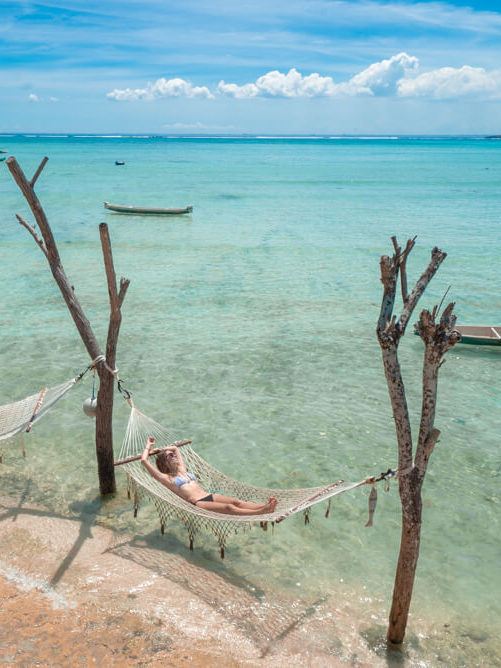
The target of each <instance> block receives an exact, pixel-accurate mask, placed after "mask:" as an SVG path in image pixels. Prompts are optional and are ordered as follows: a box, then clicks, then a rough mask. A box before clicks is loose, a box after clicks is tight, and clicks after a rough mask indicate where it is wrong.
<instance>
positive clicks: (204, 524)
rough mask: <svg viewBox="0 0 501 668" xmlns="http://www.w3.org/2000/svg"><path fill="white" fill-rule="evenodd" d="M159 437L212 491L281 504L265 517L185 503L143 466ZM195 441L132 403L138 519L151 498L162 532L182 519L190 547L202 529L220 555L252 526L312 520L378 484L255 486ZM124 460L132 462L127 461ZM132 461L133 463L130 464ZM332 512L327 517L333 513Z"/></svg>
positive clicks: (128, 440) (128, 441)
mask: <svg viewBox="0 0 501 668" xmlns="http://www.w3.org/2000/svg"><path fill="white" fill-rule="evenodd" d="M150 435H151V436H154V437H155V439H156V442H157V443H158V444H159V445H160V444H162V445H165V446H166V445H168V444H172V443H175V442H177V443H181V444H183V448H182V455H183V458H184V461H185V464H186V468H187V470H188V471H191V472H192V473H194V474H195V476H196V478H197V480H198V481H199V482H200V484H201V486H202V487H203V488H204V489H206V490H207V492H210V493H219V494H224V495H227V496H231V497H237V498H239V499H242V500H245V501H255V502H258V503H266V502H267V501H268V499H269V498H270V496H274V497H276V498H277V500H278V503H277V506H276V509H275V511H274V512H273V513H269V514H262V515H225V514H222V513H217V512H213V511H209V510H205V509H203V508H200V507H198V506H195V505H194V504H192V503H190V502H188V501H186V500H184V499H183V498H181V497H180V496H178V495H177V494H176V493H174V492H172V491H171V490H170V489H168V488H167V487H165V486H164V485H162V483H160V482H158V481H157V480H155V479H154V478H153V477H152V476H151V475H150V474H149V473H148V471H147V470H146V468H145V467H144V466H143V465H142V464H141V461H140V454H141V453H142V452H143V450H144V447H145V443H146V439H147V438H148V436H150ZM190 443H191V441H184V442H180V441H179V440H177V439H176V437H175V435H174V434H173V433H172V432H170V431H169V430H168V429H166V428H165V427H163V426H162V425H160V424H159V423H158V422H155V421H154V420H153V419H151V418H149V417H147V416H146V415H144V414H143V413H141V411H139V410H138V409H137V408H136V407H135V406H133V405H132V408H131V412H130V417H129V422H128V425H127V431H126V434H125V437H124V441H123V444H122V449H121V451H120V461H118V462H116V464H119V463H120V464H123V466H124V468H125V470H126V473H127V477H128V490H129V495H130V493H131V492H132V493H133V495H134V516H136V515H137V511H138V508H139V503H140V501H141V499H142V498H143V497H148V498H149V499H150V500H151V501H152V502H153V504H154V506H155V508H156V510H157V512H158V515H159V518H160V527H161V531H162V533H163V532H164V530H165V525H166V522H167V520H168V519H177V520H180V521H181V522H182V523H183V524H184V525H185V526H186V528H187V529H188V535H189V540H190V549H193V541H194V538H195V536H196V534H197V533H198V532H199V530H201V529H204V530H206V531H209V532H211V533H213V534H214V535H215V536H216V538H217V539H218V542H219V546H220V548H221V556H222V557H224V548H225V545H226V541H227V538H228V536H229V535H230V534H232V533H237V532H238V531H241V530H245V529H246V528H249V527H250V526H251V525H252V524H261V525H263V524H264V523H266V522H272V523H276V522H281V521H282V520H284V519H286V518H287V517H290V516H291V515H294V514H296V513H299V512H304V513H305V521H307V519H308V515H307V513H308V510H309V508H310V507H311V506H313V505H315V504H317V503H320V502H321V501H326V500H330V499H331V498H332V497H334V496H337V495H338V494H342V493H343V492H347V491H349V490H352V489H355V488H356V487H360V486H362V485H366V484H372V483H374V482H375V480H374V478H366V479H364V480H360V481H358V482H344V481H342V480H339V481H337V482H334V483H331V484H329V485H325V486H323V487H308V488H303V489H275V488H267V487H255V486H253V485H249V484H247V483H244V482H240V481H238V480H234V479H233V478H230V477H228V476H226V475H225V474H224V473H222V472H221V471H218V470H217V469H215V468H214V467H213V466H211V465H210V464H209V463H208V462H206V461H205V460H204V459H202V457H200V456H199V455H198V454H197V453H196V452H195V451H194V450H193V448H192V447H191V446H190V445H189V444H190ZM124 459H127V460H129V461H127V462H123V460H124ZM131 459H132V460H133V461H130V460H131ZM328 510H329V509H327V512H326V516H327V515H328Z"/></svg>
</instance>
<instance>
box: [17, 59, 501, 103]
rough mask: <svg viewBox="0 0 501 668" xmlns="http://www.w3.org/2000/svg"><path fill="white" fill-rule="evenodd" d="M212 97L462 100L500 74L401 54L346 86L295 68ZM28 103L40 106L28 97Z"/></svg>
mask: <svg viewBox="0 0 501 668" xmlns="http://www.w3.org/2000/svg"><path fill="white" fill-rule="evenodd" d="M215 94H219V95H223V96H227V97H233V98H238V99H252V98H256V97H269V98H270V97H271V98H317V97H331V98H332V97H340V96H352V97H357V96H373V97H390V96H398V97H429V98H443V99H445V98H456V97H462V96H474V95H477V96H482V97H501V70H498V71H490V72H489V71H487V70H485V69H483V68H479V67H471V66H469V65H464V66H463V67H460V68H453V67H442V68H440V69H436V70H432V71H430V72H423V73H420V72H419V60H418V59H417V58H416V57H415V56H410V55H409V54H407V53H405V52H401V53H398V54H396V55H394V56H392V57H391V58H387V59H385V60H381V61H378V62H376V63H372V65H369V67H367V68H365V69H364V70H362V71H361V72H359V73H358V74H355V75H354V76H353V77H352V78H351V79H348V81H344V82H341V83H334V80H333V79H332V77H330V76H321V75H320V74H318V73H317V72H314V73H312V74H308V75H303V74H301V72H299V71H298V70H297V69H296V68H294V67H293V68H291V69H290V70H289V71H288V72H286V73H285V72H280V71H279V70H272V71H270V72H267V73H266V74H263V75H262V76H260V77H259V78H258V79H256V81H253V82H248V83H243V84H241V85H240V84H237V83H227V82H226V81H224V80H221V81H220V82H219V84H218V85H217V89H216V91H215ZM215 94H213V93H212V92H211V91H210V90H209V88H208V87H207V86H193V85H192V84H191V83H190V82H188V81H186V80H184V79H180V78H174V79H164V78H161V79H157V81H155V82H154V83H149V84H148V85H147V86H146V87H145V88H123V89H118V88H117V89H115V90H113V91H111V92H110V93H108V94H107V97H108V98H110V99H113V100H118V101H125V100H156V99H159V98H166V97H189V98H193V97H201V98H206V99H214V97H215ZM30 99H32V100H33V101H38V100H39V98H38V97H37V96H36V95H34V94H32V95H30Z"/></svg>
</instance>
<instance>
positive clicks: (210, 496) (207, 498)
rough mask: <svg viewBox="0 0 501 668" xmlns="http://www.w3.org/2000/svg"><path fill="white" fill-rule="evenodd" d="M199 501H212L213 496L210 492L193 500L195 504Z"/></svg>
mask: <svg viewBox="0 0 501 668" xmlns="http://www.w3.org/2000/svg"><path fill="white" fill-rule="evenodd" d="M200 501H214V497H213V495H212V494H207V496H204V497H203V498H201V499H198V501H195V505H197V503H200Z"/></svg>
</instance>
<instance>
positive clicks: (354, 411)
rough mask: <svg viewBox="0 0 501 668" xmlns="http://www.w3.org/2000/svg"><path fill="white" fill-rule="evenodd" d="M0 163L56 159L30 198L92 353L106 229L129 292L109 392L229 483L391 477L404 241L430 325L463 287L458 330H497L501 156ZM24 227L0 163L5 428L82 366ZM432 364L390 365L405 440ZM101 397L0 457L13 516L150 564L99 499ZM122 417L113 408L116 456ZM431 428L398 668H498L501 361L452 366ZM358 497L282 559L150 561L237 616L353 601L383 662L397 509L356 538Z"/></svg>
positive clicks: (425, 142)
mask: <svg viewBox="0 0 501 668" xmlns="http://www.w3.org/2000/svg"><path fill="white" fill-rule="evenodd" d="M0 148H3V149H4V150H5V151H8V154H11V155H14V156H15V157H16V158H17V159H18V161H19V162H20V164H21V166H22V167H23V169H24V170H25V172H26V173H27V175H29V176H31V175H32V174H33V172H34V171H35V169H36V167H37V166H38V164H39V162H40V160H41V159H42V157H43V156H45V155H47V156H48V157H49V162H48V164H47V166H46V168H45V170H44V171H43V173H42V175H41V177H40V179H39V181H38V183H37V192H38V195H39V197H40V199H41V201H42V203H43V205H44V207H45V210H46V213H47V215H48V218H49V220H50V222H51V225H52V229H53V232H54V234H55V237H56V239H57V241H58V244H59V249H60V253H61V256H62V260H63V263H64V266H65V269H66V272H67V274H68V275H69V276H70V278H71V281H72V283H73V285H74V286H75V291H76V294H77V296H78V298H79V300H80V302H81V303H82V305H83V307H84V309H85V311H86V313H87V315H88V317H89V319H90V321H91V323H92V325H93V327H94V329H95V331H96V334H97V335H98V337H99V338H100V340H101V341H102V342H104V340H105V336H106V330H107V322H108V297H107V289H106V280H105V275H104V269H103V263H102V257H101V247H100V241H99V233H98V224H99V223H101V222H103V221H105V222H107V223H108V225H109V230H110V236H111V240H112V245H113V254H114V260H115V267H116V270H117V274H118V275H123V276H126V277H128V278H129V279H130V281H131V284H130V288H129V291H128V294H127V297H126V300H125V303H124V307H123V324H122V331H121V336H120V340H119V352H118V361H117V364H118V367H119V369H120V375H121V377H122V378H123V379H124V383H125V385H126V386H127V387H128V389H130V390H131V392H132V393H133V396H134V400H135V402H136V404H137V405H138V406H139V407H140V408H141V410H142V411H143V412H145V413H146V414H148V415H150V416H152V417H154V418H156V419H157V420H158V421H159V422H161V423H163V424H165V425H168V426H170V427H171V428H172V430H173V431H175V432H176V433H178V434H181V435H184V436H185V437H189V438H193V440H194V442H195V444H196V446H197V449H198V450H199V451H200V453H201V454H202V455H203V456H204V457H205V458H206V459H208V460H210V461H211V462H212V463H213V464H214V465H215V466H217V467H218V468H220V469H222V470H224V471H225V472H227V473H228V474H230V475H232V476H233V477H235V478H242V479H245V480H247V481H249V482H252V483H255V484H259V485H263V486H287V487H289V486H314V485H317V484H321V483H323V482H329V481H332V480H337V479H339V478H342V479H345V480H359V479H361V478H364V477H365V476H368V475H372V474H377V473H379V472H380V471H383V470H386V469H387V468H388V467H389V466H395V464H396V439H395V433H394V429H393V422H392V417H391V413H390V407H389V399H388V395H387V388H386V383H385V379H384V375H383V370H382V364H381V356H380V350H379V346H378V343H377V340H376V335H375V326H376V321H377V317H378V312H379V304H380V299H381V284H380V280H379V258H380V256H381V255H383V254H388V253H391V252H392V244H391V240H390V237H391V236H392V235H393V234H395V235H397V237H398V239H399V241H400V242H402V243H405V241H406V239H407V238H409V237H413V236H414V235H417V243H416V247H415V250H414V251H413V253H412V255H411V258H410V261H409V267H408V271H409V283H410V284H412V280H413V279H417V277H418V276H419V275H420V273H421V271H422V270H423V269H424V268H425V266H426V265H427V263H428V259H429V254H430V251H431V249H432V247H433V246H439V247H440V248H442V249H443V250H445V251H446V252H447V253H448V257H447V259H446V260H445V262H444V264H443V265H442V267H441V268H440V270H439V272H438V274H437V275H436V277H435V278H434V280H433V282H432V283H431V285H430V286H429V289H428V291H427V292H426V294H425V295H424V298H423V300H422V302H421V304H420V307H430V306H432V305H433V304H435V303H438V302H440V301H441V299H442V297H443V295H444V293H445V291H446V290H447V288H448V286H451V287H450V290H449V293H448V295H447V299H449V298H450V299H451V300H453V301H455V302H456V312H457V315H458V322H459V323H463V324H491V325H500V324H501V291H500V289H499V282H500V261H499V258H500V246H501V227H500V226H501V185H500V184H501V141H496V140H495V139H486V138H483V137H469V138H466V137H428V138H426V137H414V138H413V137H391V138H382V137H365V138H362V137H358V138H357V137H354V138H347V137H321V138H320V137H314V138H293V137H275V138H259V137H245V138H231V137H221V138H207V137H189V138H181V137H147V136H138V137H122V136H113V137H112V136H108V137H89V136H80V137H76V136H71V137H69V136H51V137H48V136H35V135H33V136H1V137H0ZM115 160H123V161H125V163H126V164H125V165H124V166H115ZM104 200H108V201H111V202H116V203H121V204H136V205H144V206H176V207H177V206H185V205H188V204H191V205H193V207H194V211H193V214H192V215H191V216H185V217H176V218H169V219H163V218H159V217H152V218H143V217H135V216H130V217H128V216H121V215H117V214H112V213H109V212H106V211H105V210H104V208H103V201H104ZM16 213H21V214H22V215H23V216H25V217H26V218H27V219H31V218H30V213H29V211H28V210H27V206H26V204H25V202H24V200H23V198H22V196H21V194H20V193H19V191H18V189H17V187H16V186H15V184H14V183H13V181H12V178H11V176H10V173H9V171H8V169H7V167H6V165H5V163H0V216H1V226H0V244H1V245H0V253H1V262H0V280H1V285H2V290H1V297H0V323H1V330H0V331H1V336H0V365H1V366H0V368H1V373H0V403H2V404H3V403H7V402H9V401H11V400H14V399H17V398H21V397H23V396H25V395H27V394H31V393H33V392H35V391H37V390H38V389H39V388H40V386H41V385H44V384H47V385H54V384H58V383H60V382H62V381H64V380H66V379H68V378H71V377H72V376H73V375H76V373H77V372H79V371H80V370H82V369H83V368H85V366H86V365H87V364H88V358H87V356H86V352H85V350H84V348H83V345H82V343H81V341H80V339H79V336H78V333H77V331H76V329H75V326H74V324H73V322H72V321H71V319H70V316H69V314H68V312H67V309H66V307H65V305H64V303H63V301H62V298H61V296H60V294H59V291H58V289H57V287H56V285H55V283H54V281H53V279H52V277H51V275H50V271H49V269H48V266H47V264H46V261H45V258H44V257H43V255H42V253H41V252H40V250H39V249H38V248H37V247H36V245H35V243H34V241H33V239H32V238H31V236H30V235H29V234H28V232H27V231H26V230H25V229H23V228H22V227H20V225H19V224H18V223H17V221H16V219H15V214H16ZM414 320H415V318H414ZM422 352H423V349H422V344H421V341H420V340H419V339H418V337H415V336H413V335H412V329H411V328H409V331H408V333H407V335H406V337H405V339H404V340H403V342H402V344H401V352H400V358H401V363H402V366H403V372H404V378H405V382H406V391H407V398H408V402H409V405H410V410H411V414H412V418H413V421H414V424H415V425H416V426H417V424H418V421H419V410H420V400H421V391H420V378H421V370H422ZM87 378H88V377H86V379H87ZM90 391H91V379H90V378H89V379H88V380H86V381H85V383H84V385H82V386H80V387H78V388H76V389H75V390H74V391H72V392H71V393H70V394H69V395H68V396H67V397H66V398H65V399H64V400H63V401H62V402H61V403H60V404H58V406H57V407H56V408H54V410H53V411H52V412H51V413H50V414H48V416H47V417H46V418H45V419H44V420H43V421H41V422H40V423H39V424H38V425H37V427H36V428H35V429H34V430H33V433H32V434H31V435H30V436H29V437H26V448H27V451H28V456H27V458H26V459H23V458H22V457H20V456H19V450H18V446H16V445H15V444H12V445H4V446H3V447H2V449H3V464H2V465H1V466H0V484H1V493H2V495H8V496H12V497H19V498H20V499H21V501H20V503H22V502H30V501H31V502H36V503H39V504H42V505H44V506H46V507H47V508H48V509H50V511H51V512H53V513H54V514H61V515H64V516H72V517H78V516H83V515H88V516H93V515H95V516H96V518H97V520H98V521H100V522H102V523H103V524H106V525H107V526H110V527H114V528H116V529H118V530H120V531H122V530H123V531H128V532H130V533H132V534H136V535H141V536H142V537H143V538H145V539H149V537H150V536H156V534H157V532H158V522H157V519H156V515H155V512H154V510H153V508H151V507H148V506H145V507H144V508H143V509H142V510H141V511H140V514H139V517H138V518H137V519H136V520H134V519H133V517H132V513H131V511H130V503H129V502H128V500H127V497H126V493H125V484H124V482H125V481H124V478H123V475H122V474H121V473H119V474H118V486H119V492H118V494H117V496H116V498H115V499H113V500H110V501H107V502H105V503H101V502H100V500H99V498H98V484H97V476H96V466H95V456H94V434H93V423H92V421H91V420H90V419H89V418H87V417H86V416H85V415H84V414H83V412H82V410H81V404H82V401H83V400H84V399H85V398H86V397H87V396H89V394H90ZM127 413H128V411H127V406H126V404H125V402H123V401H122V400H121V398H120V396H119V395H117V401H116V410H115V450H116V452H117V453H118V451H119V447H120V441H121V438H122V436H123V432H124V429H125V425H126V421H127ZM436 426H437V427H438V428H440V429H441V432H442V435H441V439H440V442H439V444H438V445H437V447H436V450H435V452H434V453H433V456H432V458H431V460H430V464H429V469H428V474H427V477H426V481H425V485H424V491H423V498H424V516H423V533H422V543H421V556H420V561H419V566H418V576H417V581H416V586H415V591H414V597H413V606H412V617H411V620H410V623H409V635H408V639H409V643H408V647H407V649H406V651H407V652H408V655H407V656H408V661H409V662H410V663H409V665H416V666H417V665H420V666H435V665H441V666H442V665H444V666H445V665H447V666H451V665H453V666H462V665H464V666H476V665H481V666H490V665H501V641H500V640H499V633H500V630H501V629H500V623H499V622H500V619H501V596H500V589H501V572H500V562H501V544H500V539H499V535H500V519H499V516H500V512H501V495H500V482H501V447H500V445H501V349H493V348H482V349H479V348H476V347H471V346H464V345H458V346H456V348H454V349H453V350H452V351H451V352H450V353H449V354H448V358H447V362H446V364H445V365H444V366H443V367H442V369H441V372H440V384H439V397H438V409H437V417H436ZM415 434H417V428H415ZM367 496H368V490H366V489H362V490H355V491H354V492H351V493H348V494H344V495H341V496H340V497H338V498H337V499H335V500H334V501H333V504H332V511H331V516H330V518H329V519H327V520H326V519H324V517H323V513H322V509H321V508H320V507H317V508H316V510H315V511H314V512H313V513H312V518H311V523H310V525H309V526H304V525H303V523H302V520H301V517H296V518H292V519H290V520H289V521H287V522H285V523H284V524H283V525H281V526H280V527H277V529H276V531H275V533H274V535H273V536H272V535H270V532H268V533H264V532H262V531H259V530H256V531H252V532H251V533H250V534H249V535H246V536H244V537H243V538H242V537H237V538H235V539H234V540H231V541H230V544H229V546H228V550H227V557H226V560H225V562H224V563H223V564H221V563H220V561H219V556H218V549H217V545H216V543H215V541H214V539H213V538H212V537H210V536H209V537H207V539H206V541H201V540H199V543H198V546H197V547H198V549H196V550H195V552H194V553H193V554H191V553H190V552H189V551H188V550H187V549H186V536H185V532H184V531H183V530H181V529H178V528H176V527H173V528H172V531H171V532H169V535H166V536H164V537H163V538H162V540H161V541H159V542H158V544H157V543H155V544H156V545H157V547H158V549H159V550H161V549H164V550H166V551H176V552H179V554H181V555H183V556H184V557H185V558H186V559H188V560H193V559H195V560H197V563H199V564H201V565H203V566H204V568H206V569H208V570H209V571H210V570H213V571H217V572H218V573H219V574H223V576H224V577H228V578H230V577H231V578H232V581H233V582H237V583H240V584H241V586H242V588H243V589H244V588H245V589H246V590H259V591H262V592H270V591H273V592H274V593H275V594H276V595H277V596H279V597H282V599H283V600H290V599H291V598H294V600H296V601H298V604H301V603H302V604H304V606H308V605H309V604H310V603H311V602H312V601H316V600H318V599H319V598H321V599H322V600H323V601H325V600H327V601H329V600H336V601H337V602H338V603H339V600H340V597H341V598H343V600H348V601H350V605H351V606H352V609H353V610H354V611H355V613H356V617H357V619H358V623H359V631H358V635H357V636H356V637H357V638H358V640H357V641H354V642H355V644H356V642H360V643H369V644H370V643H372V644H373V646H374V651H375V652H376V653H378V652H379V653H380V654H381V653H384V650H383V649H382V644H381V643H380V640H381V638H382V637H384V627H385V624H386V618H387V614H388V611H389V605H390V600H391V591H392V586H393V576H394V569H395V563H396V559H397V555H398V545H399V538H400V503H399V498H398V491H397V487H396V485H393V486H392V488H391V490H390V492H389V493H388V494H385V493H384V492H383V491H382V489H381V491H380V494H379V500H378V507H377V510H376V515H375V520H374V522H375V526H374V527H373V528H372V529H368V528H365V527H364V524H365V522H366V519H367ZM151 540H153V538H151ZM155 540H156V539H155ZM162 541H163V543H162ZM162 545H163V547H162ZM326 628H327V627H326ZM420 634H421V635H420ZM326 642H328V641H327V640H326ZM329 642H331V644H332V654H333V655H337V656H338V657H341V658H344V659H346V660H347V661H348V659H349V657H347V656H346V654H343V650H341V649H339V651H338V650H337V649H336V645H335V643H334V641H333V640H332V639H330V640H329ZM355 649H356V648H355ZM355 649H354V650H353V651H354V652H355Z"/></svg>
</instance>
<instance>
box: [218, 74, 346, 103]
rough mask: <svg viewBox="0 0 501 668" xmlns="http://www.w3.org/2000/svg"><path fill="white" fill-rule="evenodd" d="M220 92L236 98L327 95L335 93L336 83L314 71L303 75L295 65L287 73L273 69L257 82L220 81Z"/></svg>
mask: <svg viewBox="0 0 501 668" xmlns="http://www.w3.org/2000/svg"><path fill="white" fill-rule="evenodd" d="M217 89H218V91H219V92H220V93H223V94H224V95H230V96H232V97H236V98H248V97H257V96H258V95H261V96H265V97H325V96H330V95H332V94H333V93H334V90H335V85H334V81H333V80H332V78H331V77H322V76H320V74H317V73H316V72H314V73H313V74H309V75H307V76H303V75H302V74H301V73H300V72H298V71H297V70H296V69H295V68H294V67H293V68H292V69H290V70H289V71H288V72H287V74H284V73H283V72H279V71H278V70H273V71H272V72H267V73H266V74H264V75H263V76H262V77H259V79H257V80H256V81H255V83H247V84H244V85H243V86H238V85H237V84H234V83H226V82H225V81H220V82H219V84H218V87H217Z"/></svg>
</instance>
